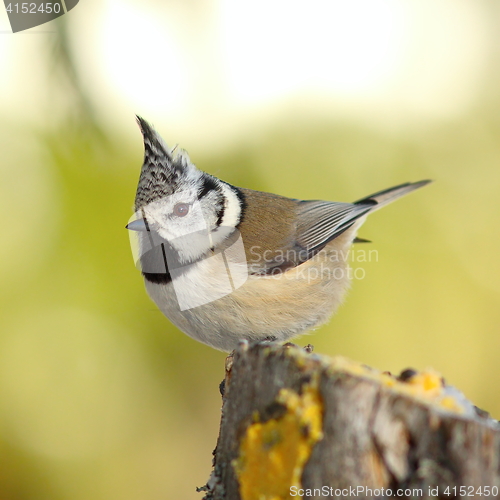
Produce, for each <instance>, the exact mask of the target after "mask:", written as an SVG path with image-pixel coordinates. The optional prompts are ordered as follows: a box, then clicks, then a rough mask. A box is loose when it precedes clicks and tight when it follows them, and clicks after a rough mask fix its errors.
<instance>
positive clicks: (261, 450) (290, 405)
mask: <svg viewBox="0 0 500 500" xmlns="http://www.w3.org/2000/svg"><path fill="white" fill-rule="evenodd" d="M276 402H277V403H280V404H282V405H283V406H284V407H285V408H286V409H285V411H284V413H283V414H282V415H280V416H279V417H278V418H271V419H269V420H267V421H265V422H261V421H260V420H259V417H258V416H257V417H256V421H255V422H254V423H252V424H251V425H250V426H249V427H248V428H247V430H246V432H245V434H244V436H243V438H242V440H241V442H240V455H239V457H238V459H236V460H234V461H233V465H234V467H235V470H236V474H237V477H238V481H239V484H240V495H241V499H242V500H282V499H286V498H291V497H290V488H291V487H292V486H297V487H300V484H301V476H302V471H303V469H304V466H305V464H306V463H307V460H308V459H309V457H310V455H311V451H312V449H313V447H314V445H315V444H316V443H317V442H318V441H319V440H320V439H321V437H322V423H323V405H322V400H321V396H320V394H319V391H318V387H317V383H316V382H311V383H310V384H306V385H304V386H302V390H301V393H300V394H298V393H296V392H294V391H292V390H290V389H282V390H281V391H280V392H279V394H278V396H277V400H276Z"/></svg>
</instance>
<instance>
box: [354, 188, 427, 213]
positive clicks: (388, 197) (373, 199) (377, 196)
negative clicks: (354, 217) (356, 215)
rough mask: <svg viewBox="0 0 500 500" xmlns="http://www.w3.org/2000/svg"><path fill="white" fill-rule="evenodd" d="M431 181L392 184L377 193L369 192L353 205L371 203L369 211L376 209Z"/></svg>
mask: <svg viewBox="0 0 500 500" xmlns="http://www.w3.org/2000/svg"><path fill="white" fill-rule="evenodd" d="M430 182H432V181H431V180H425V181H419V182H407V183H405V184H400V185H399V186H394V187H392V188H389V189H384V190H383V191H379V192H378V193H374V194H371V195H370V196H367V197H365V198H362V199H361V200H358V201H355V202H354V205H373V208H372V210H371V211H370V212H373V211H374V210H378V209H379V208H382V207H383V206H385V205H387V204H389V203H391V202H392V201H394V200H397V199H398V198H400V197H401V196H404V195H405V194H408V193H411V192H412V191H415V190H416V189H420V188H421V187H424V186H426V185H427V184H429V183H430Z"/></svg>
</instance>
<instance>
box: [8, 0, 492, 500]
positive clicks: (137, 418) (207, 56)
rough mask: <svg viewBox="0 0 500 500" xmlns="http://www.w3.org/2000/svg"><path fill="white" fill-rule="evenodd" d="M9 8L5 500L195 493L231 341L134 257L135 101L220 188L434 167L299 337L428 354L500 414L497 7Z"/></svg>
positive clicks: (127, 0) (138, 153)
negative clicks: (177, 308)
mask: <svg viewBox="0 0 500 500" xmlns="http://www.w3.org/2000/svg"><path fill="white" fill-rule="evenodd" d="M2 9H3V7H2V8H1V9H0V31H1V33H0V208H1V214H2V239H1V245H0V275H1V286H0V329H1V331H0V499H2V500H25V499H30V500H31V499H37V500H43V499H50V500H66V499H71V500H79V499H82V500H84V499H85V500H88V499H89V498H92V499H93V500H100V499H102V500H112V499H120V500H136V499H137V500H138V499H141V500H144V499H148V500H154V499H165V498H175V499H176V500H183V499H194V498H201V496H202V494H201V493H196V492H195V489H194V488H195V486H202V485H203V484H204V483H205V482H206V480H207V478H208V476H209V473H210V469H211V451H212V449H213V448H214V446H215V443H216V438H217V432H218V425H219V417H220V405H221V400H220V395H219V393H218V383H219V382H220V381H221V379H222V378H223V368H224V357H225V355H224V354H223V353H220V352H216V351H214V350H212V349H210V348H208V347H205V346H203V345H201V344H198V343H196V342H195V341H193V340H191V339H189V338H188V337H187V336H185V335H184V334H182V333H181V332H179V331H178V330H176V329H175V328H174V327H173V326H172V325H171V324H170V323H169V321H168V320H167V319H166V318H164V317H163V316H162V315H161V313H159V312H158V311H157V309H156V307H155V306H154V304H153V303H152V302H151V301H150V300H149V299H148V297H147V296H146V293H145V291H144V287H143V283H142V279H141V276H140V273H139V272H138V270H137V269H136V268H135V267H134V263H133V261H132V257H131V253H130V249H129V242H128V235H127V231H126V230H125V228H124V226H125V224H126V222H127V220H128V218H129V217H130V215H131V214H132V209H131V207H132V204H133V198H134V194H135V188H136V182H137V179H138V175H139V169H140V166H141V164H142V154H143V150H142V141H141V136H140V133H139V130H138V128H137V126H136V123H135V118H134V114H136V113H137V114H140V115H141V116H143V117H144V118H146V119H147V120H149V121H150V122H152V123H154V124H155V126H156V128H157V129H158V130H159V131H160V132H161V134H162V135H163V136H164V138H165V140H166V141H167V142H168V143H169V144H170V145H172V146H173V145H175V144H177V143H179V144H180V145H181V146H182V147H183V148H185V149H187V150H188V151H189V153H190V156H191V158H192V159H193V161H194V162H195V163H196V164H197V165H198V166H199V167H200V168H202V169H203V170H206V171H207V172H210V173H212V174H214V175H217V176H219V177H221V178H222V179H224V180H226V181H228V182H230V183H233V184H235V185H240V186H245V187H250V188H254V189H259V190H266V191H272V192H276V193H279V194H282V195H286V196H291V197H297V198H306V199H307V198H314V199H327V200H336V201H352V200H356V199H358V198H361V197H362V196H365V195H368V194H370V193H372V192H374V191H378V190H380V189H384V188H387V187H389V186H391V185H394V184H398V183H401V182H406V181H417V180H420V179H425V178H431V179H434V180H435V181H436V182H435V183H434V184H432V185H431V186H428V187H426V188H425V189H423V190H421V191H419V192H417V193H415V194H412V195H411V196H409V197H407V198H404V199H402V200H399V201H398V202H397V203H395V204H394V205H391V206H390V207H387V208H385V209H384V210H383V211H380V212H377V213H376V214H375V215H373V216H372V217H370V219H369V220H368V222H367V223H366V225H365V226H364V227H363V229H362V230H361V232H360V236H362V237H364V238H368V239H370V240H372V241H373V243H371V244H370V247H369V248H370V249H373V250H376V252H377V256H378V257H377V258H376V259H372V261H371V262H353V267H355V268H362V270H363V273H362V275H363V279H357V280H354V283H353V286H352V289H351V292H350V294H349V297H348V299H347V301H346V303H345V305H344V306H343V307H342V308H341V310H340V311H339V312H338V314H337V315H336V316H335V317H334V318H333V319H332V320H331V321H330V323H329V324H327V325H325V326H324V327H322V328H320V329H319V330H318V331H316V332H315V333H314V334H313V335H312V336H308V337H303V338H302V339H300V340H299V343H301V344H305V343H309V342H311V343H313V344H314V345H315V350H316V351H317V352H319V353H323V354H329V355H336V354H342V355H345V356H348V357H351V358H353V359H356V360H359V361H362V362H363V363H366V364H368V365H371V366H374V367H376V368H378V369H381V370H390V371H393V372H396V373H398V372H399V371H400V370H402V369H404V368H406V367H409V366H411V367H415V368H426V367H433V368H434V369H436V370H438V371H440V372H441V373H442V374H443V375H444V376H445V377H446V379H447V380H448V382H449V383H452V384H454V385H455V386H457V387H458V388H460V389H461V390H462V391H463V392H464V393H465V394H466V395H467V396H468V397H469V398H470V399H471V400H473V401H474V402H475V403H476V404H477V405H478V406H480V407H482V408H484V409H485V410H488V411H489V412H490V413H491V414H492V415H493V416H494V417H496V418H500V398H499V397H498V394H499V390H500V382H499V380H500V362H499V355H500V336H499V324H500V266H499V264H498V249H499V247H500V231H499V230H498V228H499V216H500V210H499V209H500V91H499V89H500V5H499V4H498V2H495V1H494V0H473V1H472V0H439V1H435V0H338V1H336V0H329V1H327V0H323V1H319V0H311V1H309V2H294V1H284V0H282V1H277V0H266V1H264V0H253V1H252V2H250V1H236V0H168V1H164V0H162V1H160V0H157V1H149V2H144V1H139V0H100V1H97V0H84V1H83V0H82V1H81V2H80V3H79V4H78V5H77V7H76V8H74V9H73V10H72V11H71V12H70V13H68V14H67V15H65V16H63V17H61V18H60V19H58V20H57V21H53V22H51V23H48V24H45V25H43V26H39V27H37V28H33V29H32V30H29V31H27V32H22V33H18V34H12V33H11V32H10V26H9V23H8V19H7V16H6V13H5V11H4V10H2ZM372 255H373V254H372ZM358 276H359V274H358Z"/></svg>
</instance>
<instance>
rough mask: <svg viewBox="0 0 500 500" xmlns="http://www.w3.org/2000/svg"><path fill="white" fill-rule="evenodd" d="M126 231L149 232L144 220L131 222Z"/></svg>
mask: <svg viewBox="0 0 500 500" xmlns="http://www.w3.org/2000/svg"><path fill="white" fill-rule="evenodd" d="M125 228H126V229H130V231H147V230H148V227H147V226H146V221H145V220H144V219H137V220H134V221H132V222H129V223H128V224H127V225H126V226H125Z"/></svg>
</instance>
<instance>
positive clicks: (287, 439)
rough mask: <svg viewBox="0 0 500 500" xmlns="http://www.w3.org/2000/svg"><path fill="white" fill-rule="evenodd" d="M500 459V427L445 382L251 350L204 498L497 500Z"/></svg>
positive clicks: (294, 353) (234, 368)
mask: <svg viewBox="0 0 500 500" xmlns="http://www.w3.org/2000/svg"><path fill="white" fill-rule="evenodd" d="M499 457H500V426H499V424H498V422H496V421H495V420H493V419H491V418H489V416H488V415H487V414H486V413H485V412H482V411H480V410H478V409H477V408H476V407H474V406H473V405H472V404H471V403H470V402H469V401H467V400H466V399H465V397H464V396H463V395H462V394H461V393H460V392H459V391H458V390H456V389H454V388H453V387H450V386H447V385H445V384H444V382H443V380H442V379H441V377H440V376H439V375H438V374H436V373H433V372H420V373H417V372H415V371H413V370H406V371H405V372H403V373H402V374H401V375H400V376H399V377H394V376H392V375H391V374H388V373H380V372H378V371H376V370H372V369H370V368H368V367H366V366H363V365H359V364H356V363H354V362H351V361H348V360H345V359H343V358H333V359H331V358H326V357H324V356H318V355H316V354H312V353H311V352H308V350H303V349H299V348H297V347H295V346H292V347H286V346H277V345H275V344H256V345H251V346H249V345H248V344H247V343H242V344H241V345H240V347H239V348H238V349H237V350H236V351H235V352H234V353H233V355H231V356H229V357H228V358H227V360H226V378H225V389H224V396H223V407H222V418H221V426H220V434H219V439H218V442H217V447H216V450H215V451H214V469H213V472H212V475H211V477H210V479H209V481H208V483H207V485H206V486H205V487H204V488H202V490H204V491H205V492H206V496H205V497H204V498H205V499H206V500H271V499H272V500H278V499H285V498H301V497H302V498H347V497H351V498H360V499H361V498H363V499H364V498H390V497H397V498H418V499H426V498H433V499H435V498H443V499H452V498H468V497H472V496H474V497H476V498H477V497H479V496H480V497H481V498H483V497H486V498H488V497H490V498H498V497H499V493H498V489H499V488H500V460H499ZM464 488H465V489H464ZM479 493H480V494H479Z"/></svg>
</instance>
